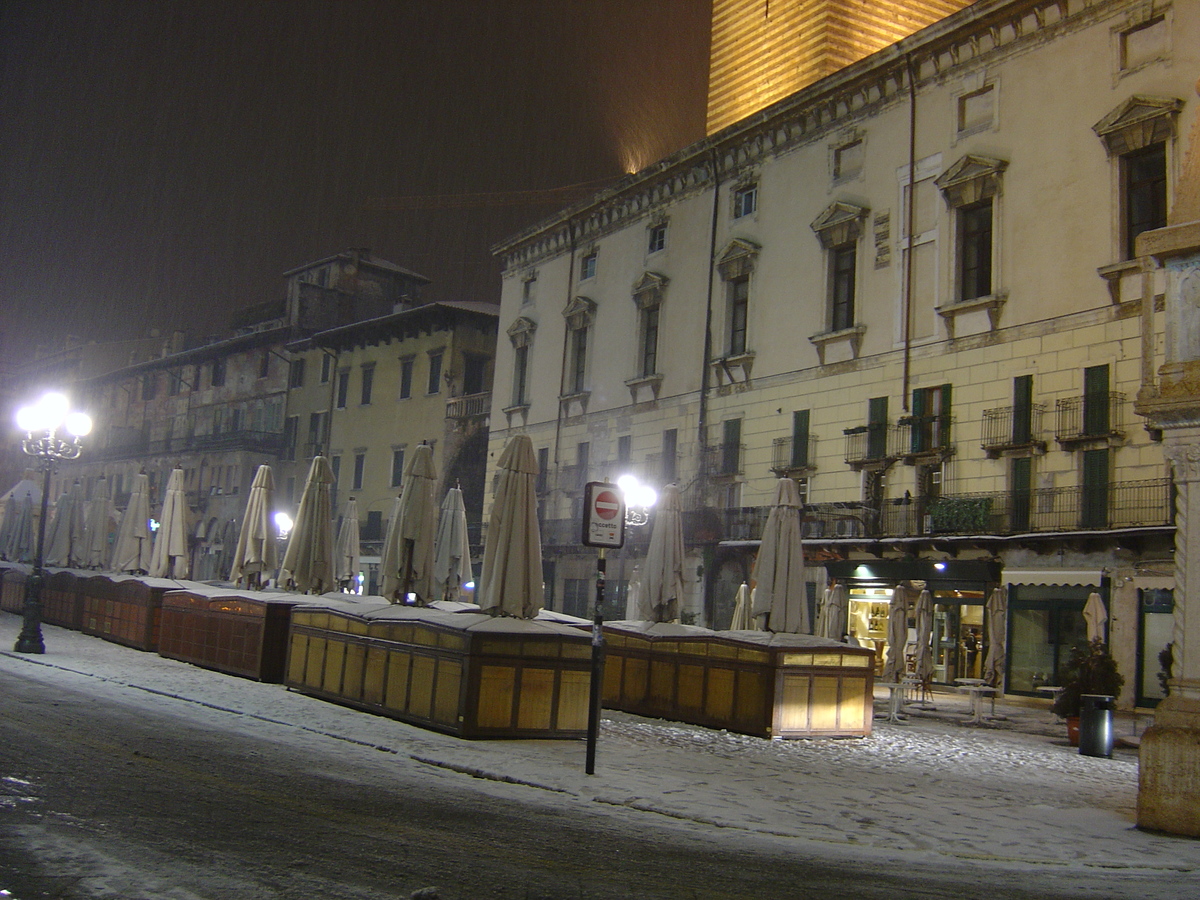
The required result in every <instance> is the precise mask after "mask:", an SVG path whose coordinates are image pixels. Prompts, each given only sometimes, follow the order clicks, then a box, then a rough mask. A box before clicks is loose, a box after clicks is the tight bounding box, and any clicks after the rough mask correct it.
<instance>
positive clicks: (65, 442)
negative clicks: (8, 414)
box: [13, 392, 92, 653]
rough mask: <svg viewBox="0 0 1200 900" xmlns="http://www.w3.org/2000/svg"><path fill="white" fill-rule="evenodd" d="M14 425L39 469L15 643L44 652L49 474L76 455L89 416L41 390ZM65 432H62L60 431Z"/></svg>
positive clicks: (22, 648) (22, 650)
mask: <svg viewBox="0 0 1200 900" xmlns="http://www.w3.org/2000/svg"><path fill="white" fill-rule="evenodd" d="M17 427H18V428H20V429H21V430H22V431H24V432H25V438H24V440H23V441H21V449H22V450H24V451H25V453H26V454H28V455H29V456H32V457H34V458H35V459H37V460H38V466H39V467H40V468H41V470H42V515H41V518H40V519H38V532H37V547H36V550H35V551H34V558H33V572H32V573H30V576H29V580H28V581H26V582H25V621H24V624H23V626H22V628H21V635H20V637H18V638H17V645H16V647H14V648H13V649H14V650H16V651H17V652H18V653H45V652H46V645H45V644H44V643H43V642H42V578H43V576H44V574H45V573H44V572H43V571H42V559H43V553H44V551H45V547H46V516H47V514H48V511H49V508H50V474H51V473H52V472H53V471H54V464H55V463H57V462H59V461H60V460H64V459H78V458H79V454H80V453H81V452H82V451H83V445H82V443H80V439H81V438H83V437H85V436H87V435H88V434H89V433H90V432H91V430H92V420H91V418H90V417H89V416H88V415H87V414H86V413H82V412H72V411H71V409H70V401H68V400H67V398H66V397H65V396H64V395H63V394H58V393H53V392H52V393H49V394H45V395H44V396H43V397H42V398H41V399H40V400H38V402H37V403H35V404H33V405H32V406H24V407H22V408H21V409H19V410H17ZM62 432H65V434H62Z"/></svg>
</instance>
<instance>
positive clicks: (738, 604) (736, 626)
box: [729, 581, 762, 631]
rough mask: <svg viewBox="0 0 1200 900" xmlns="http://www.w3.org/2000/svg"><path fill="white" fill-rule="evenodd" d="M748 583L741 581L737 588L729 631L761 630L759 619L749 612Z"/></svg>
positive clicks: (749, 594)
mask: <svg viewBox="0 0 1200 900" xmlns="http://www.w3.org/2000/svg"><path fill="white" fill-rule="evenodd" d="M751 593H752V592H751V590H750V585H748V584H746V582H744V581H743V582H742V584H741V587H739V588H738V589H737V598H736V600H735V601H734V604H733V618H732V619H731V620H730V622H729V630H730V631H761V630H762V629H761V628H760V627H759V625H760V620H759V619H756V618H755V617H754V616H752V615H751V614H750V607H751V604H752V603H753V602H754V601H753V600H752V598H751Z"/></svg>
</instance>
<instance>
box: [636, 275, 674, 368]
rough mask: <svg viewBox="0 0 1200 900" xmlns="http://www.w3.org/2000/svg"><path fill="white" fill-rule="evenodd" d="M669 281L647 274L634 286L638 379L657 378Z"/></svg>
mask: <svg viewBox="0 0 1200 900" xmlns="http://www.w3.org/2000/svg"><path fill="white" fill-rule="evenodd" d="M669 280H670V279H668V278H667V276H665V275H659V274H658V273H657V272H646V273H645V274H644V275H642V277H641V278H639V279H638V281H637V283H636V284H635V285H634V286H633V303H634V305H635V306H636V307H637V310H638V343H637V364H636V376H635V377H636V378H639V379H646V378H653V377H654V376H655V375H657V374H658V333H659V317H660V314H661V310H662V302H663V295H664V294H665V293H666V288H667V282H668V281H669Z"/></svg>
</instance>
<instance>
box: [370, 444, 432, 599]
mask: <svg viewBox="0 0 1200 900" xmlns="http://www.w3.org/2000/svg"><path fill="white" fill-rule="evenodd" d="M436 490H437V470H436V469H435V468H434V464H433V447H431V446H429V445H428V444H419V445H418V446H417V448H416V449H415V450H414V451H413V452H412V454H411V455H410V456H409V458H408V462H407V463H406V464H405V466H404V486H403V487H402V488H401V489H400V499H399V501H398V502H397V503H396V514H395V516H394V519H393V521H392V523H391V526H390V527H389V528H388V540H387V541H386V543H385V544H384V547H383V559H382V561H381V564H380V569H381V572H382V587H381V590H382V591H383V596H385V597H387V598H388V599H389V600H391V601H392V602H393V603H394V602H397V601H398V602H400V603H406V602H408V595H409V594H410V593H412V594H416V595H417V599H418V601H419V602H421V603H425V602H427V601H429V600H433V599H436V598H435V596H434V589H433V538H434V535H435V534H436V533H437V498H436V496H435V495H434V492H435V491H436Z"/></svg>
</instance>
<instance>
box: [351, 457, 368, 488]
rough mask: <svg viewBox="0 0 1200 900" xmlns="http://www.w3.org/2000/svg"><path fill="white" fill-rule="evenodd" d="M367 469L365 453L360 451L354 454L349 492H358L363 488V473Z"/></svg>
mask: <svg viewBox="0 0 1200 900" xmlns="http://www.w3.org/2000/svg"><path fill="white" fill-rule="evenodd" d="M366 467H367V454H366V451H362V450H360V451H359V452H357V453H355V454H354V478H353V479H352V481H351V484H350V488H351V490H355V491H360V490H362V486H363V471H364V470H365V469H366Z"/></svg>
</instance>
